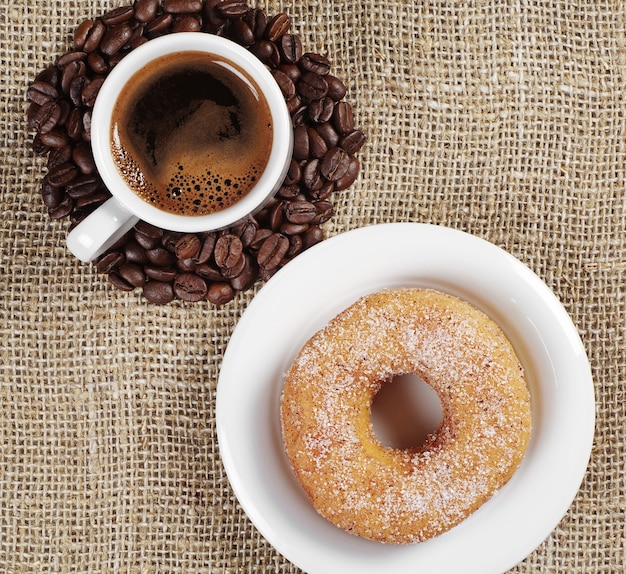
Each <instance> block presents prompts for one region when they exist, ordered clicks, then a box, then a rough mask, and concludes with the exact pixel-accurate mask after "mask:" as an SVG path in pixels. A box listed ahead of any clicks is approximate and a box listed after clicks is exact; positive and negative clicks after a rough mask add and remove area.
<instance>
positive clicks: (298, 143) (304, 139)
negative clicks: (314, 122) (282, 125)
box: [293, 125, 309, 161]
mask: <svg viewBox="0 0 626 574" xmlns="http://www.w3.org/2000/svg"><path fill="white" fill-rule="evenodd" d="M293 157H294V158H295V159H296V160H298V161H301V160H305V159H309V133H308V130H307V127H306V126H305V125H300V126H296V128H295V129H294V130H293Z"/></svg>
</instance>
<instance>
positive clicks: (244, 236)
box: [230, 217, 259, 249]
mask: <svg viewBox="0 0 626 574" xmlns="http://www.w3.org/2000/svg"><path fill="white" fill-rule="evenodd" d="M258 227H259V226H258V225H257V223H256V221H254V219H252V218H251V217H247V218H245V219H244V220H243V221H240V222H239V223H237V224H236V225H234V226H232V227H231V228H230V232H231V233H232V234H233V235H236V236H237V237H239V239H240V240H241V244H242V245H243V247H244V249H245V248H246V247H248V246H249V245H250V243H251V242H252V240H253V239H254V236H255V234H256V230H257V229H258Z"/></svg>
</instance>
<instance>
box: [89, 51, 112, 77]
mask: <svg viewBox="0 0 626 574" xmlns="http://www.w3.org/2000/svg"><path fill="white" fill-rule="evenodd" d="M87 66H89V68H91V70H92V71H93V72H94V73H96V74H106V73H107V72H108V71H109V64H107V61H106V60H105V59H104V58H103V57H102V54H100V52H91V53H90V54H89V56H87Z"/></svg>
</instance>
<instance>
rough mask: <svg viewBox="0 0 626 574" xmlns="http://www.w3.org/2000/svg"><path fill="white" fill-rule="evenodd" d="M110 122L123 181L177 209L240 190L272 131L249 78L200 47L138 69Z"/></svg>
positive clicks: (258, 168) (250, 182)
mask: <svg viewBox="0 0 626 574" xmlns="http://www.w3.org/2000/svg"><path fill="white" fill-rule="evenodd" d="M111 129H112V142H113V143H112V151H113V154H114V157H115V160H116V163H117V166H118V169H119V171H120V173H121V174H122V176H123V177H124V179H125V180H126V182H127V183H128V185H129V187H130V188H131V189H132V190H133V191H134V192H135V193H136V194H137V195H138V196H140V197H141V198H142V199H144V200H145V201H147V202H149V203H151V204H152V205H154V206H155V207H157V208H159V209H161V210H163V211H168V212H171V213H176V214H179V215H206V214H209V213H213V212H215V211H219V210H222V209H224V208H226V207H229V206H230V205H232V204H234V203H235V202H237V201H238V200H239V199H241V197H243V196H244V195H246V194H247V193H248V192H249V191H250V190H251V189H252V187H253V186H254V185H255V184H256V182H257V180H258V179H259V178H260V176H261V174H262V173H263V170H264V169H265V166H266V165H267V162H268V158H269V155H270V151H271V146H272V139H273V131H272V122H271V116H270V111H269V107H268V104H267V102H266V101H265V99H264V97H263V95H262V94H261V93H260V90H259V89H258V87H257V85H256V84H255V82H254V81H253V80H252V79H251V78H249V77H248V75H247V74H246V73H245V72H243V71H242V70H240V69H239V68H236V67H235V66H234V65H233V64H232V63H229V62H225V61H224V60H221V59H220V58H218V57H215V56H212V55H208V54H205V53H202V52H179V53H176V54H171V55H167V56H163V57H162V58H160V59H157V60H155V61H154V62H152V63H150V64H148V65H147V66H146V67H145V68H143V69H142V70H140V71H139V72H137V74H135V76H133V77H132V78H131V80H130V81H129V82H128V83H127V85H126V87H125V88H124V89H123V90H122V92H121V94H120V96H119V98H118V102H117V104H116V105H115V108H114V110H113V121H112V127H111Z"/></svg>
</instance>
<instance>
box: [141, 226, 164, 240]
mask: <svg viewBox="0 0 626 574" xmlns="http://www.w3.org/2000/svg"><path fill="white" fill-rule="evenodd" d="M134 229H135V231H134V232H135V235H137V234H141V235H145V236H146V237H150V238H151V239H155V240H156V241H157V242H159V241H160V240H161V238H162V237H163V235H164V232H163V230H162V229H161V228H160V227H157V226H156V225H152V224H151V223H148V222H147V221H138V222H137V224H136V225H135V228H134Z"/></svg>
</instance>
